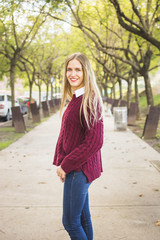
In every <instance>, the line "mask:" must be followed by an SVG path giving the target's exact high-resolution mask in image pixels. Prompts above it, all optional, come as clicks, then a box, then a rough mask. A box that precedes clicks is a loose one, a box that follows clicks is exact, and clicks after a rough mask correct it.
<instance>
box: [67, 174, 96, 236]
mask: <svg viewBox="0 0 160 240" xmlns="http://www.w3.org/2000/svg"><path fill="white" fill-rule="evenodd" d="M90 184H91V183H88V181H87V178H86V176H85V175H84V173H83V172H82V171H79V172H75V171H73V172H71V173H69V174H66V177H65V182H64V193H63V225H64V228H65V229H66V231H67V232H68V234H69V236H70V238H71V240H93V229H92V222H91V215H90V211H89V200H88V188H89V186H90Z"/></svg>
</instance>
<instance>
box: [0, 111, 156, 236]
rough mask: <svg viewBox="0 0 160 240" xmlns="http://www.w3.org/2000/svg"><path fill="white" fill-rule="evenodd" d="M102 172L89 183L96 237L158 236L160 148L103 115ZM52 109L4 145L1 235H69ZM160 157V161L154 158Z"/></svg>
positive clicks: (0, 173) (56, 123)
mask: <svg viewBox="0 0 160 240" xmlns="http://www.w3.org/2000/svg"><path fill="white" fill-rule="evenodd" d="M104 122H105V139H104V146H103V149H102V157H103V168H104V172H103V174H102V176H101V177H100V178H99V179H97V180H96V181H95V182H94V183H93V184H92V185H91V187H90V206H91V214H92V220H93V227H94V240H121V239H123V240H139V239H141V240H159V239H160V226H156V225H155V223H156V222H157V221H158V220H160V172H159V171H158V170H157V169H156V168H155V167H154V165H153V164H152V163H153V162H152V161H160V154H159V153H158V152H156V151H155V150H154V149H152V148H151V147H150V146H149V145H148V144H146V143H145V142H143V141H142V140H141V139H139V138H138V137H137V136H135V135H134V134H133V133H132V132H130V131H129V130H127V131H125V132H115V131H114V123H113V118H112V117H105V119H104ZM59 131H60V118H59V115H58V113H56V114H54V115H53V116H52V117H50V118H49V120H47V121H46V122H43V123H42V124H41V125H39V126H37V127H36V128H35V129H34V130H32V131H31V132H29V133H27V134H26V135H25V136H24V137H22V138H21V139H19V140H18V141H17V142H15V143H14V144H12V145H10V146H9V147H8V148H6V149H5V150H3V151H0V240H13V239H14V240H69V237H68V235H67V233H66V232H65V231H64V230H63V226H62V223H61V215H62V194H63V184H62V183H61V182H60V181H59V178H58V177H57V176H56V167H54V166H52V159H53V154H54V149H55V144H56V141H57V137H58V134H59ZM154 163H156V162H154Z"/></svg>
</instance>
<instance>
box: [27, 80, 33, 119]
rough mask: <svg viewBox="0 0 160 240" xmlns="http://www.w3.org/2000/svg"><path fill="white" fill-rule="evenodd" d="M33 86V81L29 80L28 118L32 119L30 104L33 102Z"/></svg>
mask: <svg viewBox="0 0 160 240" xmlns="http://www.w3.org/2000/svg"><path fill="white" fill-rule="evenodd" d="M32 87H33V83H32V82H31V81H29V108H28V119H31V108H30V104H31V102H32Z"/></svg>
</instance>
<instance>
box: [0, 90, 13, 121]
mask: <svg viewBox="0 0 160 240" xmlns="http://www.w3.org/2000/svg"><path fill="white" fill-rule="evenodd" d="M11 107H12V101H11V95H10V94H8V93H5V92H0V117H1V118H4V119H5V120H6V121H8V120H10V119H11V117H12V111H11Z"/></svg>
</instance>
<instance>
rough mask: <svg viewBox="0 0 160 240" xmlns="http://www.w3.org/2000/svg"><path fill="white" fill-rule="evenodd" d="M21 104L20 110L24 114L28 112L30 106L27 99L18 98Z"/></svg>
mask: <svg viewBox="0 0 160 240" xmlns="http://www.w3.org/2000/svg"><path fill="white" fill-rule="evenodd" d="M16 100H17V102H18V104H19V106H20V110H21V113H22V114H27V113H28V106H27V101H25V100H24V99H22V98H17V99H16Z"/></svg>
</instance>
